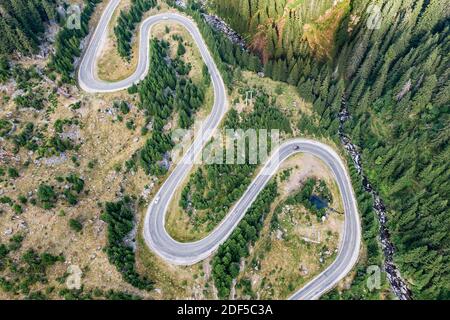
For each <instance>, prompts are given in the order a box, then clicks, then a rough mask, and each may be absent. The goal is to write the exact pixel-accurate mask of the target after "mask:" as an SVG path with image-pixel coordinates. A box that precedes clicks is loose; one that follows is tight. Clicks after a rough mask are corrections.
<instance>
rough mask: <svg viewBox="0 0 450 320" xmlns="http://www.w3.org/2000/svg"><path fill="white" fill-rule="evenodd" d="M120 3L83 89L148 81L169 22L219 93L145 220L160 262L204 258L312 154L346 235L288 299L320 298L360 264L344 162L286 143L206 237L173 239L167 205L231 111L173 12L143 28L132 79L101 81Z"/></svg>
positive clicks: (308, 144)
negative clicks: (323, 170)
mask: <svg viewBox="0 0 450 320" xmlns="http://www.w3.org/2000/svg"><path fill="white" fill-rule="evenodd" d="M119 2H120V0H111V1H110V2H109V4H108V5H107V7H106V8H105V10H104V13H103V15H102V17H101V19H100V21H99V23H98V26H97V28H96V30H95V31H94V33H93V35H92V37H91V40H90V42H89V45H88V48H87V49H86V52H85V54H84V56H83V59H82V61H81V64H80V67H79V72H78V82H79V85H80V87H81V88H82V89H83V90H85V91H87V92H91V93H96V92H115V91H119V90H123V89H126V88H128V87H130V86H131V85H133V84H134V83H137V82H139V81H140V80H142V79H143V78H145V76H146V74H147V72H148V68H149V59H148V54H149V40H148V39H149V37H150V32H151V29H152V27H153V26H154V25H155V24H157V23H159V22H163V21H166V20H167V21H172V22H176V23H179V24H181V25H183V26H184V27H185V28H186V29H187V30H188V31H189V33H190V34H191V36H192V38H193V39H194V41H195V42H196V44H197V46H198V48H199V50H200V53H201V56H202V58H203V60H204V62H205V64H206V65H207V67H208V69H209V72H210V75H211V79H212V84H213V88H214V93H215V100H214V106H213V108H212V111H211V113H210V115H209V116H208V118H207V119H206V121H205V122H204V123H203V128H202V130H201V134H197V135H196V137H195V139H194V142H193V143H192V145H191V146H190V148H189V149H188V150H187V151H186V152H185V155H184V156H183V158H182V159H181V161H180V162H179V164H178V165H177V166H176V167H175V168H174V169H173V171H172V172H171V174H170V175H169V177H168V178H167V179H166V181H165V182H164V183H163V185H162V186H161V188H160V189H159V191H158V193H157V194H156V196H155V198H154V200H153V201H152V202H151V204H150V205H149V207H148V210H147V214H146V217H145V222H144V238H145V241H146V243H147V245H148V246H149V247H150V248H151V249H152V250H153V251H154V252H155V253H156V254H158V255H159V256H160V257H161V258H163V259H164V260H165V261H167V262H169V263H172V264H177V265H192V264H194V263H197V262H199V261H201V260H203V259H206V258H207V257H208V256H210V255H211V254H212V253H213V252H214V251H215V250H216V249H217V248H218V247H219V245H220V244H221V243H223V242H224V241H225V240H226V239H227V238H228V237H229V236H230V234H231V233H232V231H233V230H234V229H235V227H236V226H237V225H238V223H239V222H240V220H241V219H242V218H243V217H244V215H245V213H246V211H247V210H248V208H249V207H250V206H251V204H252V203H253V201H254V200H255V199H256V197H257V195H258V194H259V193H260V192H261V190H262V189H263V188H264V186H265V185H266V184H267V183H268V182H269V180H270V179H271V177H272V176H273V175H274V174H275V172H276V170H277V168H278V167H279V165H280V164H281V163H282V162H283V161H284V160H286V159H287V158H288V157H290V156H292V155H293V154H295V153H298V152H302V153H309V154H312V155H314V156H316V157H318V158H320V159H321V160H322V161H323V162H324V163H325V164H327V165H328V166H329V168H330V169H331V171H332V172H333V174H334V177H335V179H336V181H337V184H338V187H339V190H340V193H341V197H342V202H343V204H344V213H345V222H344V231H343V235H342V237H341V242H340V245H339V252H338V254H337V257H336V260H335V261H334V262H333V263H332V264H331V265H330V266H329V267H328V268H327V269H326V270H325V271H324V272H322V273H321V274H319V275H318V276H316V277H315V278H314V279H313V280H311V281H310V282H308V283H307V284H306V285H305V286H304V287H303V288H301V289H300V290H298V291H297V292H296V293H294V294H293V295H292V296H291V297H290V298H291V299H318V298H319V297H320V296H321V295H322V294H324V293H325V292H327V291H328V290H330V289H332V288H333V287H334V286H335V285H336V284H337V283H338V282H339V281H340V280H341V279H342V278H343V277H345V275H347V274H348V272H350V270H351V269H352V268H353V266H354V264H355V263H356V262H357V260H358V255H359V248H360V244H361V227H360V221H359V215H358V209H357V205H356V200H355V195H354V193H353V189H352V186H351V183H350V178H349V175H348V173H347V171H346V167H345V164H344V163H343V162H342V160H341V159H340V157H339V156H338V154H337V153H336V152H335V151H334V150H333V149H332V148H330V147H329V146H327V145H324V144H322V143H320V142H316V141H313V140H308V139H293V140H289V141H286V142H284V143H283V144H282V145H281V146H279V148H278V149H276V150H275V151H274V152H273V154H272V156H271V157H270V158H269V159H268V161H267V162H266V164H265V165H264V166H263V168H262V169H261V170H260V172H259V174H258V175H257V177H256V178H255V179H254V180H253V182H252V183H251V184H250V186H249V187H248V189H247V190H246V192H245V193H244V195H243V196H242V198H241V199H240V200H239V201H238V202H237V203H236V204H235V205H234V207H233V208H232V209H231V211H230V212H229V214H228V215H227V216H226V217H225V218H224V219H223V221H222V222H221V223H220V224H219V225H218V226H217V227H216V228H215V229H214V230H213V231H212V232H211V233H210V234H209V235H208V236H207V237H205V238H204V239H202V240H199V241H196V242H190V243H180V242H177V241H175V240H174V239H173V238H172V237H170V235H169V234H168V233H167V231H166V229H165V217H166V213H167V209H168V206H169V203H170V202H171V200H172V198H173V195H174V193H175V190H176V189H177V188H178V187H179V186H180V184H181V183H182V181H183V180H184V179H185V178H186V177H187V176H188V174H189V172H190V170H191V169H192V166H193V162H194V161H193V160H194V159H196V158H197V157H198V156H199V155H200V154H201V150H202V149H203V146H204V145H205V144H206V142H207V141H209V140H210V139H211V137H212V135H213V133H214V132H215V131H216V129H217V127H218V126H219V123H220V121H221V120H222V119H223V116H224V115H225V113H226V112H227V109H228V101H227V94H226V89H225V85H224V83H223V80H222V77H221V76H220V73H219V71H218V69H217V67H216V64H215V63H214V60H213V58H212V56H211V54H210V53H209V51H208V48H207V46H206V44H205V42H204V40H203V38H202V36H201V34H200V32H199V30H198V28H197V26H196V25H195V23H194V22H193V21H192V20H191V19H189V18H187V17H185V16H183V15H180V14H175V13H165V14H158V15H155V16H152V17H149V18H148V19H146V20H145V21H144V22H143V23H142V24H141V27H140V33H139V35H140V38H139V60H138V66H137V68H136V71H135V72H134V73H133V74H132V75H131V76H130V77H129V78H127V79H124V80H121V81H118V82H107V81H102V80H100V79H99V78H98V77H97V70H96V61H97V59H98V57H99V55H100V54H101V50H102V48H103V45H104V43H105V40H106V38H107V34H108V24H109V22H110V20H111V17H112V15H113V13H114V10H115V9H116V8H117V5H118V4H119Z"/></svg>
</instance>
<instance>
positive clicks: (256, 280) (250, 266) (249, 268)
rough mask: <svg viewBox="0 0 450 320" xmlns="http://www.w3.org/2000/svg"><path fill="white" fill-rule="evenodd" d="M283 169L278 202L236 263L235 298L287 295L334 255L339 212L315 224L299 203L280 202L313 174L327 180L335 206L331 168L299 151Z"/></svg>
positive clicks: (338, 204) (337, 204)
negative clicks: (247, 253)
mask: <svg viewBox="0 0 450 320" xmlns="http://www.w3.org/2000/svg"><path fill="white" fill-rule="evenodd" d="M285 170H288V171H289V172H290V175H289V178H288V179H287V180H285V181H284V182H282V183H281V184H280V188H279V190H280V193H281V194H280V197H279V198H278V199H279V200H278V203H277V204H276V206H274V207H275V209H274V210H273V211H272V212H271V214H270V215H269V217H268V218H267V220H266V225H265V226H264V229H263V232H262V235H261V237H260V239H259V240H258V241H257V243H256V244H255V246H254V248H252V249H251V255H250V256H249V257H248V258H247V259H245V261H243V262H242V263H241V273H240V275H239V277H238V278H237V285H236V288H235V289H234V292H235V297H236V298H250V297H251V298H258V299H286V298H288V297H289V296H290V295H291V294H292V293H293V292H294V291H295V290H297V289H299V288H300V287H301V286H302V285H303V284H305V283H306V282H307V281H309V280H310V279H312V278H313V277H314V276H315V275H317V274H318V273H320V272H321V271H322V270H324V269H325V268H326V266H327V265H329V264H330V263H331V262H332V261H333V260H334V258H335V255H336V251H335V250H336V249H337V244H338V243H339V237H340V233H341V232H342V228H343V216H342V215H339V214H336V213H332V214H330V215H329V216H328V218H327V219H326V220H325V221H324V222H318V221H317V219H316V217H315V215H314V214H311V213H309V212H308V211H307V210H305V208H304V207H303V206H301V205H295V206H286V205H285V204H284V200H283V199H285V198H286V197H287V196H288V195H290V194H292V193H293V192H295V191H297V190H299V187H300V186H301V185H302V182H304V181H305V179H306V178H307V177H316V178H317V179H320V180H323V181H325V182H326V183H327V186H328V187H329V189H330V191H331V192H332V195H333V204H332V206H333V207H334V208H337V209H339V210H340V209H341V208H342V204H341V201H340V195H339V192H338V190H337V187H336V185H335V183H334V181H333V178H332V174H331V172H329V170H327V168H326V166H325V165H324V164H323V163H321V162H320V161H319V160H317V159H314V158H313V157H312V156H308V155H302V154H300V155H295V156H293V157H291V158H290V159H288V161H287V162H285V163H284V164H283V166H282V168H280V171H281V172H283V171H285ZM274 215H277V217H278V225H277V226H276V227H274V226H273V223H271V221H272V219H273V216H274ZM319 242H320V243H319Z"/></svg>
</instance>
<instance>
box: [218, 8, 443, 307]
mask: <svg viewBox="0 0 450 320" xmlns="http://www.w3.org/2000/svg"><path fill="white" fill-rule="evenodd" d="M313 3H314V4H315V5H314V7H313V6H312V4H313ZM376 3H377V6H378V7H373V6H372V7H370V6H369V4H368V3H367V2H366V1H361V0H353V1H349V2H347V1H325V0H324V1H314V2H313V1H307V0H305V1H286V0H283V1H261V0H260V1H256V0H248V1H247V0H246V1H227V2H226V4H225V3H223V1H220V0H213V1H212V3H210V7H211V9H212V11H214V12H216V13H217V14H218V15H220V16H221V17H222V18H223V19H225V20H226V21H227V22H228V23H229V24H230V25H231V26H232V27H233V28H235V29H236V30H238V31H239V32H241V33H242V34H243V35H244V36H246V37H247V40H248V42H249V43H250V49H252V50H254V51H256V52H257V53H259V54H260V55H261V57H262V58H263V61H264V63H265V71H266V75H268V76H270V77H272V78H274V79H277V80H282V81H287V82H289V83H291V84H293V85H297V86H298V89H299V91H300V93H301V95H302V96H303V97H304V98H306V99H308V100H310V101H311V102H313V103H314V109H315V111H316V113H315V114H316V120H317V121H318V123H320V130H319V134H320V132H322V133H325V132H326V133H328V134H331V135H334V136H336V135H337V132H338V127H339V116H338V115H339V112H340V111H341V100H342V97H344V98H345V99H344V101H346V102H347V107H348V109H349V112H350V115H351V117H350V120H349V121H347V122H346V124H345V126H344V129H345V132H346V133H347V134H348V135H349V136H350V137H351V138H352V140H353V142H354V143H355V144H357V145H358V146H359V147H360V149H361V152H362V163H363V166H364V170H365V172H366V174H367V175H368V177H369V180H370V181H371V183H372V184H373V185H374V186H375V188H376V189H377V190H378V192H379V193H380V195H381V197H382V198H383V199H384V201H385V203H386V205H387V210H388V227H389V232H390V233H391V240H392V241H393V243H394V245H395V248H396V253H395V255H394V260H395V262H396V264H397V266H398V267H399V268H400V270H401V273H402V276H403V277H404V278H405V280H406V281H407V282H408V283H409V286H410V288H411V289H412V291H413V297H414V298H425V299H432V298H441V299H448V298H450V273H449V269H448V265H449V262H450V261H449V250H448V249H449V247H450V243H449V242H450V237H449V228H448V221H449V219H450V213H449V212H450V211H449V204H448V190H449V187H450V186H449V181H450V179H449V164H448V159H449V145H448V138H449V133H450V130H449V101H450V99H449V98H450V94H449V92H450V90H449V89H450V88H449V86H450V82H449V76H450V68H449V67H450V62H449V54H448V52H449V49H450V48H449V43H450V42H449V36H450V32H449V31H450V29H449V10H448V8H446V4H445V1H437V0H430V1H424V0H420V1H412V0H406V1H402V2H400V1H385V0H383V1H381V0H380V1H377V2H376ZM310 9H311V10H310ZM377 9H379V12H380V16H379V17H380V18H381V20H378V18H379V17H378V16H377V12H378V11H377ZM327 21H328V23H327ZM331 21H333V22H336V21H339V23H338V24H332V23H330V22H331ZM262 35H264V36H265V38H264V36H262ZM324 39H326V40H324ZM366 232H367V230H366ZM376 251H377V250H376V249H373V248H372V251H371V250H369V252H368V254H369V256H370V255H371V254H377V253H376Z"/></svg>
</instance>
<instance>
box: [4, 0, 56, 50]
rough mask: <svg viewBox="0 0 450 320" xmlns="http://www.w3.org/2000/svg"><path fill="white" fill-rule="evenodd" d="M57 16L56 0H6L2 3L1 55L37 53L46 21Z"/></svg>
mask: <svg viewBox="0 0 450 320" xmlns="http://www.w3.org/2000/svg"><path fill="white" fill-rule="evenodd" d="M55 18H56V11H55V1H54V0H4V1H2V2H1V3H0V55H2V54H11V53H13V52H19V53H21V54H23V55H29V54H32V53H36V52H37V50H38V45H39V42H40V36H42V34H43V33H44V31H45V23H46V22H48V21H49V20H54V19H55Z"/></svg>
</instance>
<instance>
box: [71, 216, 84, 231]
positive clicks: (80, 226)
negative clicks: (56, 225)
mask: <svg viewBox="0 0 450 320" xmlns="http://www.w3.org/2000/svg"><path fill="white" fill-rule="evenodd" d="M69 227H70V229H72V230H73V231H75V232H81V230H83V224H82V223H81V222H80V221H78V220H77V219H70V220H69Z"/></svg>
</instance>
